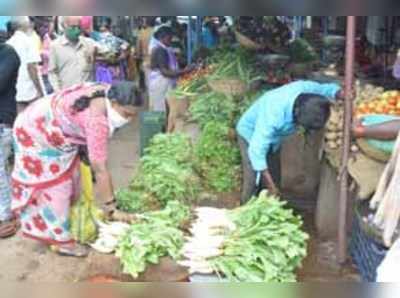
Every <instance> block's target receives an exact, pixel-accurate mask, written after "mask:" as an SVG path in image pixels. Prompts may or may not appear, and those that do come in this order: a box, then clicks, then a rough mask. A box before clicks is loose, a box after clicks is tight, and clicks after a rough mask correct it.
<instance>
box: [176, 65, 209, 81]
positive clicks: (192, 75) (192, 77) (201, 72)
mask: <svg viewBox="0 0 400 298" xmlns="http://www.w3.org/2000/svg"><path fill="white" fill-rule="evenodd" d="M212 69H213V67H212V66H206V67H202V68H198V69H196V70H194V71H192V72H189V73H187V74H185V75H183V76H181V77H180V78H179V80H178V85H179V86H187V85H189V84H190V83H192V82H193V81H196V80H198V79H201V78H204V77H205V76H207V75H209V74H210V73H211V71H212Z"/></svg>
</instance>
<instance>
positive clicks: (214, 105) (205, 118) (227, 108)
mask: <svg viewBox="0 0 400 298" xmlns="http://www.w3.org/2000/svg"><path fill="white" fill-rule="evenodd" d="M235 109H236V105H235V101H234V99H233V97H231V96H226V95H224V94H221V93H216V92H208V93H205V94H203V95H200V96H199V97H198V98H197V99H196V101H194V102H193V103H192V104H191V106H190V109H189V112H190V114H191V116H192V119H193V120H194V121H196V122H197V123H198V124H199V125H200V127H201V128H203V127H204V126H205V125H206V124H207V123H208V122H211V121H215V122H221V123H224V124H226V125H232V123H233V120H234V112H235Z"/></svg>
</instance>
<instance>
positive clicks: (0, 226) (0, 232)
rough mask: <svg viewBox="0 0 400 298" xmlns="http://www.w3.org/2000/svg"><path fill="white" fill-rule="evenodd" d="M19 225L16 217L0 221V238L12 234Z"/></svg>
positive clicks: (16, 230)
mask: <svg viewBox="0 0 400 298" xmlns="http://www.w3.org/2000/svg"><path fill="white" fill-rule="evenodd" d="M20 227H21V225H20V223H19V221H18V220H17V219H16V218H12V219H10V220H7V221H2V222H0V239H6V238H9V237H11V236H14V235H15V234H16V233H17V232H18V230H19V228H20Z"/></svg>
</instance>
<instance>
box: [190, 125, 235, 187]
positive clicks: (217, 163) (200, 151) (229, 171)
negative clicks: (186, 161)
mask: <svg viewBox="0 0 400 298" xmlns="http://www.w3.org/2000/svg"><path fill="white" fill-rule="evenodd" d="M229 132H230V128H229V126H227V125H226V124H224V123H219V122H208V123H207V124H206V125H205V126H204V129H203V131H202V134H201V136H200V138H199V140H198V142H197V144H196V146H195V164H196V169H197V171H198V172H199V173H200V176H201V177H202V178H203V179H204V181H203V183H204V184H205V185H206V187H207V188H208V189H211V190H213V191H216V192H229V191H233V190H235V189H237V188H238V186H239V185H240V179H239V178H240V152H239V149H238V148H237V146H236V144H233V143H232V142H231V141H230V139H229Z"/></svg>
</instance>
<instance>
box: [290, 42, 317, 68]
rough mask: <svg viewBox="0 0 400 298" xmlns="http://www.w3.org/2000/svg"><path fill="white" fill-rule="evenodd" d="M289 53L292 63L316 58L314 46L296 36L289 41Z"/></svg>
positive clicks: (309, 61)
mask: <svg viewBox="0 0 400 298" xmlns="http://www.w3.org/2000/svg"><path fill="white" fill-rule="evenodd" d="M289 54H290V58H291V61H292V62H294V63H311V62H315V61H316V60H317V53H316V52H315V50H314V48H313V47H312V46H311V45H310V44H309V43H308V41H306V40H305V39H303V38H297V39H296V40H294V41H293V42H292V43H290V45H289Z"/></svg>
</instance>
